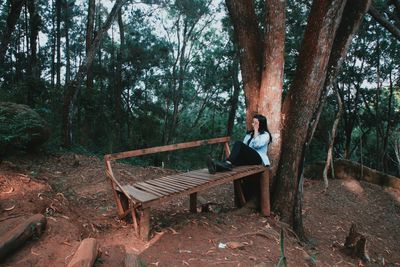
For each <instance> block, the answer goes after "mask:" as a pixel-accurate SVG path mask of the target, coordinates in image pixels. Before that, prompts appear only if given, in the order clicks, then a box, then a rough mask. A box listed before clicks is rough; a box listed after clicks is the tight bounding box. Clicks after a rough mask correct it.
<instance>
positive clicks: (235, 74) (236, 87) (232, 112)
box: [226, 59, 241, 136]
mask: <svg viewBox="0 0 400 267" xmlns="http://www.w3.org/2000/svg"><path fill="white" fill-rule="evenodd" d="M232 83H233V94H232V97H231V100H230V103H231V104H230V109H229V117H228V126H227V131H226V135H227V136H232V133H233V126H234V123H235V117H236V110H237V107H238V101H239V93H240V89H241V88H240V82H239V62H238V61H237V60H236V59H234V60H233V65H232Z"/></svg>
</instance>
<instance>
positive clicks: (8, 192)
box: [4, 187, 14, 194]
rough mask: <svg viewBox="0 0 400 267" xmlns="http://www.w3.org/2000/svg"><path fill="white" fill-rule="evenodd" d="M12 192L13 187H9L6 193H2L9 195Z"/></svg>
mask: <svg viewBox="0 0 400 267" xmlns="http://www.w3.org/2000/svg"><path fill="white" fill-rule="evenodd" d="M12 192H14V187H11V188H10V190H8V191H7V192H4V193H6V194H10V193H12Z"/></svg>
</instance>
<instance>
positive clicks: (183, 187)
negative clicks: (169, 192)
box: [161, 179, 193, 190]
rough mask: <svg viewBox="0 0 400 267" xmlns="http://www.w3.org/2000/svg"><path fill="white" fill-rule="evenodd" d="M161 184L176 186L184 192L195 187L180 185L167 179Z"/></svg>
mask: <svg viewBox="0 0 400 267" xmlns="http://www.w3.org/2000/svg"><path fill="white" fill-rule="evenodd" d="M161 182H162V183H165V184H168V185H170V186H174V187H176V188H180V189H182V190H186V189H188V188H190V187H193V185H185V184H179V183H177V182H174V181H168V180H167V179H163V180H161Z"/></svg>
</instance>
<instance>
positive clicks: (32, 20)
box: [27, 0, 41, 107]
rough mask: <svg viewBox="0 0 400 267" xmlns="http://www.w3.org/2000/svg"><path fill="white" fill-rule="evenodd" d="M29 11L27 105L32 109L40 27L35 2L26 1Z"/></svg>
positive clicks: (37, 71)
mask: <svg viewBox="0 0 400 267" xmlns="http://www.w3.org/2000/svg"><path fill="white" fill-rule="evenodd" d="M27 6H28V10H29V26H30V27H29V28H30V32H29V33H30V35H29V43H30V46H29V47H30V52H29V64H28V75H29V89H28V90H29V91H28V101H27V103H28V105H29V106H32V107H33V104H34V95H35V92H36V91H38V90H39V88H38V87H39V84H38V80H39V79H40V73H39V66H38V63H37V38H38V35H39V27H40V23H41V20H40V16H39V14H38V13H37V11H36V7H35V1H34V0H28V2H27Z"/></svg>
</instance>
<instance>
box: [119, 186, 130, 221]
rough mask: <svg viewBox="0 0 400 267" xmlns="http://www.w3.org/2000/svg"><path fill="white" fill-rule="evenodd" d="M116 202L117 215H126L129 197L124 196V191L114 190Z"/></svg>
mask: <svg viewBox="0 0 400 267" xmlns="http://www.w3.org/2000/svg"><path fill="white" fill-rule="evenodd" d="M116 193H117V195H116V202H117V209H118V216H119V217H120V219H122V218H123V217H124V216H126V211H127V210H128V209H129V199H128V198H127V197H126V196H125V194H124V193H121V192H118V191H116Z"/></svg>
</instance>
